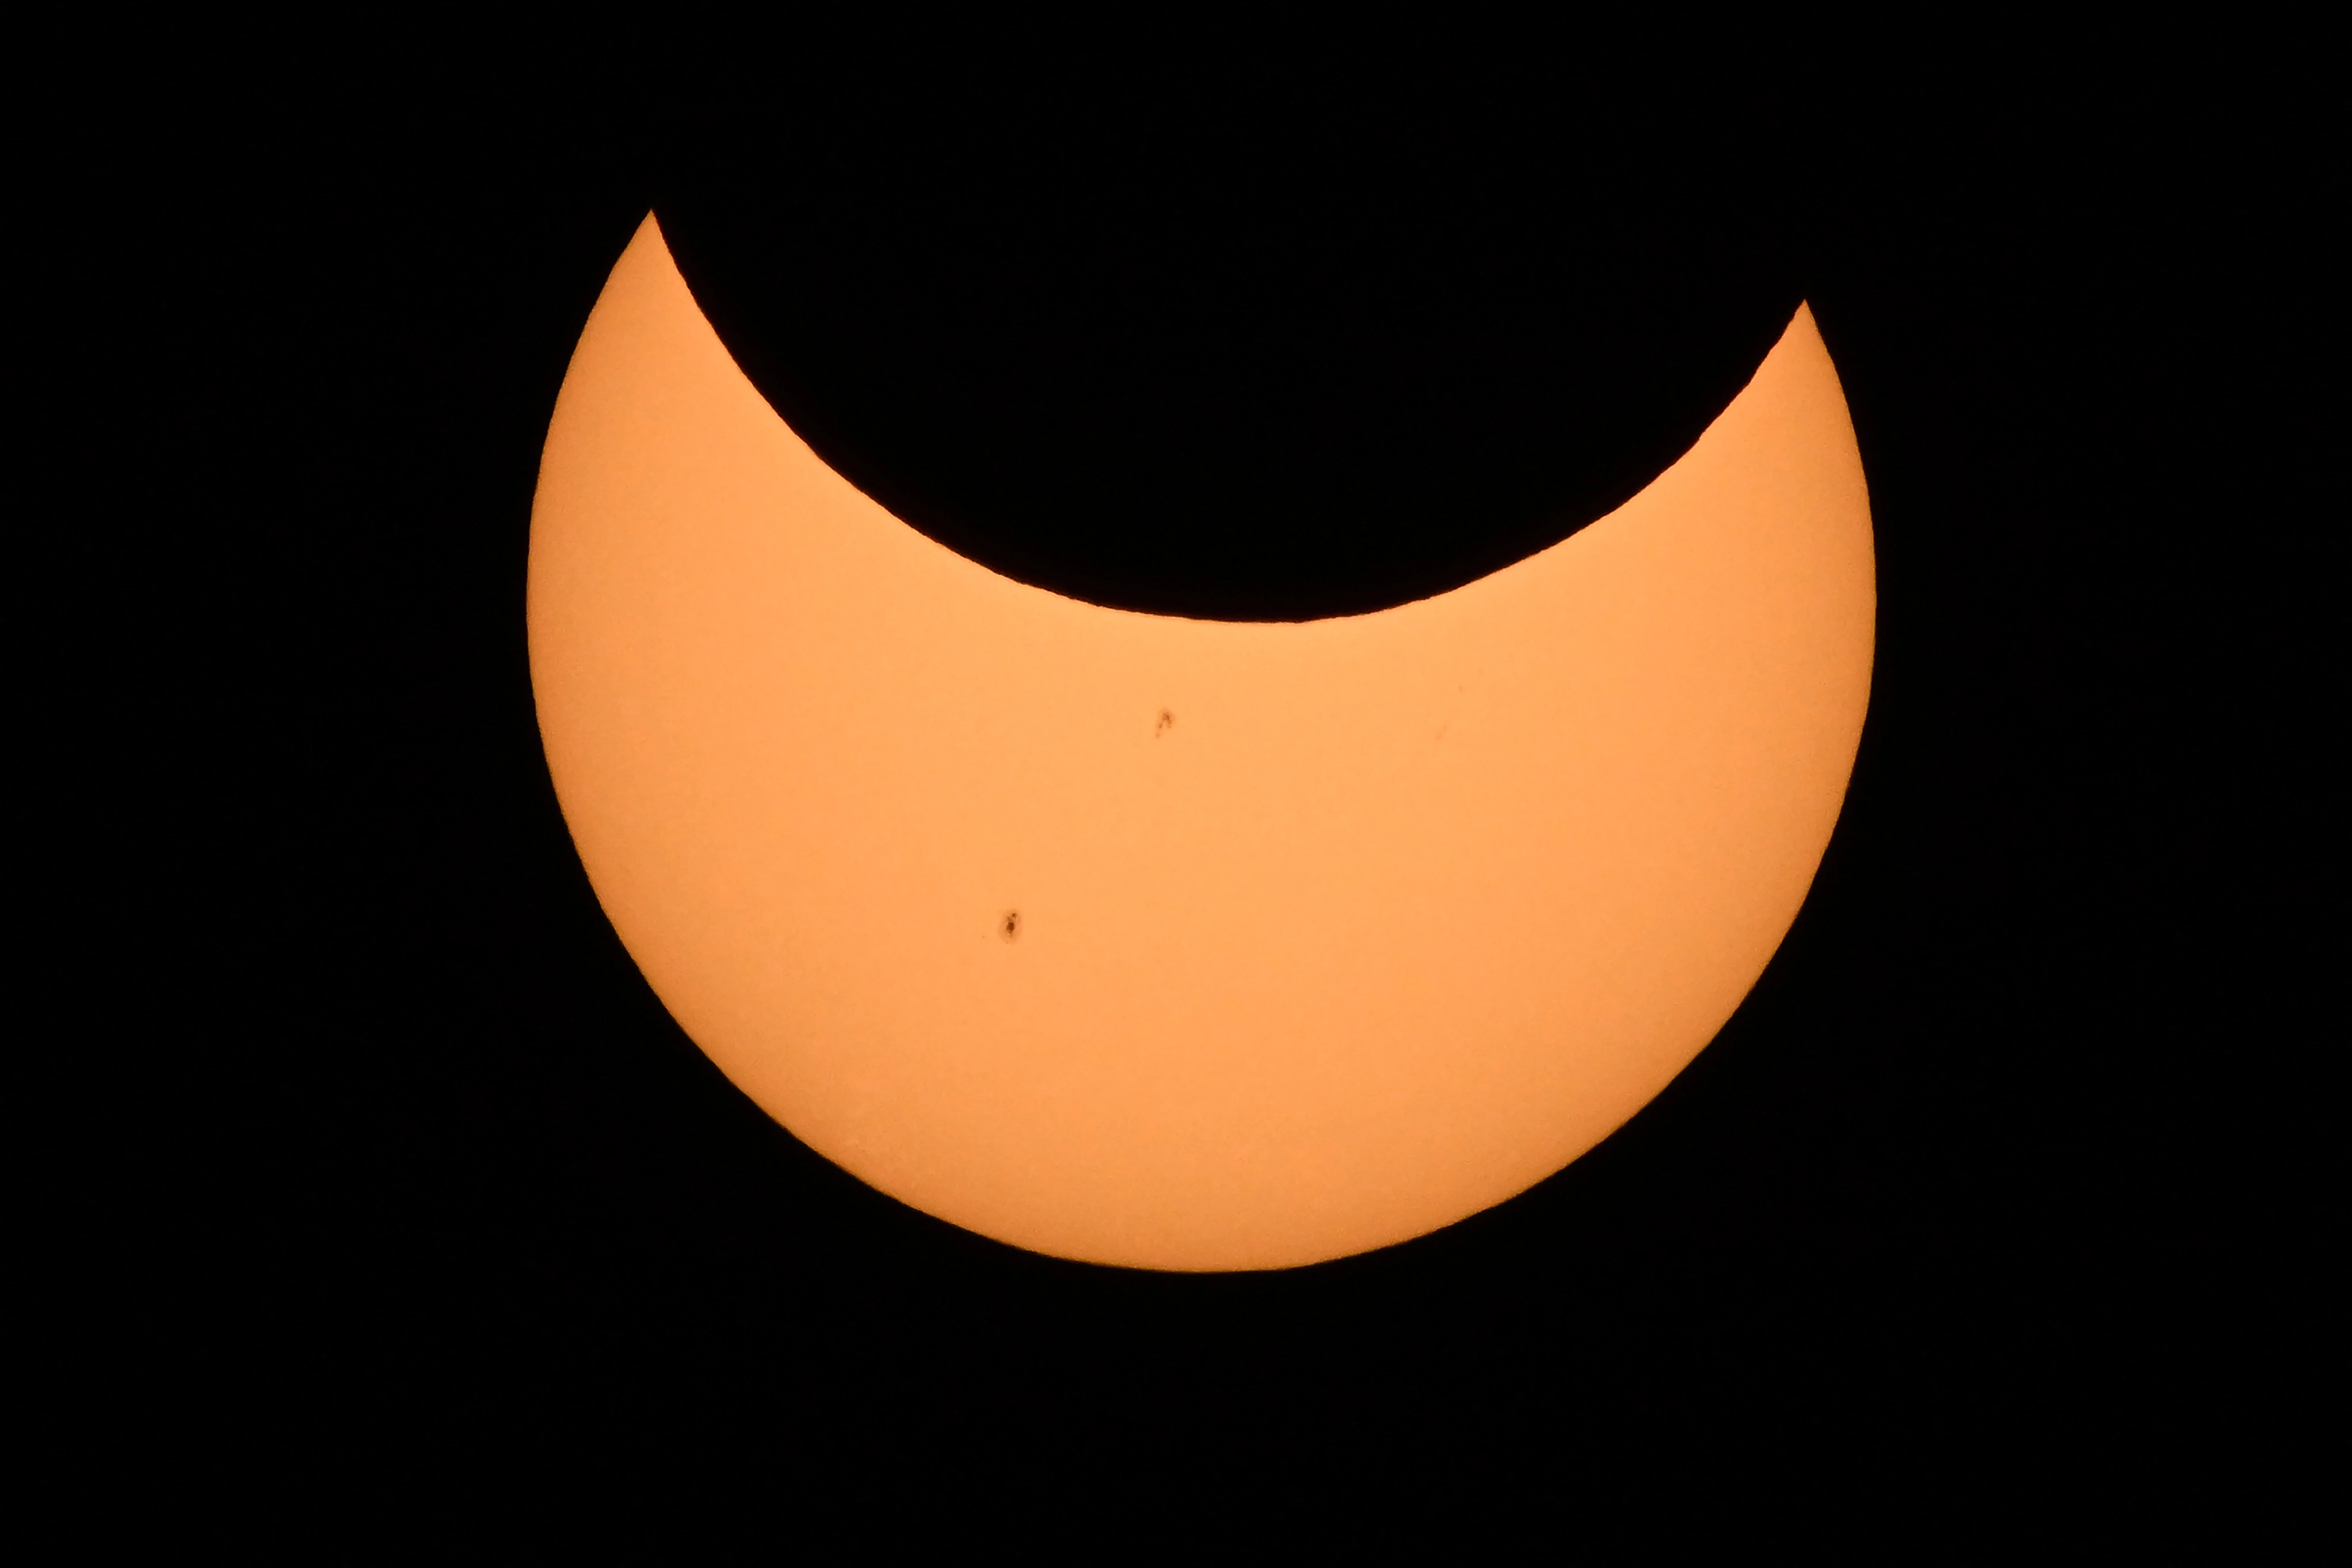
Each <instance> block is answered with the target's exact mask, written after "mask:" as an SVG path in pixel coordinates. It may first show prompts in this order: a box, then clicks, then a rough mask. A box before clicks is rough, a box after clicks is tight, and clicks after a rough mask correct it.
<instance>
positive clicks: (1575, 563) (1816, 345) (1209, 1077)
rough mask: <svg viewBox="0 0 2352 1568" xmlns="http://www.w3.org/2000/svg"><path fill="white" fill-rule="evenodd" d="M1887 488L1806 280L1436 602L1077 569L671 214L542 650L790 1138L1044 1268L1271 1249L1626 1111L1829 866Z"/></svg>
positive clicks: (625, 310) (659, 914)
mask: <svg viewBox="0 0 2352 1568" xmlns="http://www.w3.org/2000/svg"><path fill="white" fill-rule="evenodd" d="M1874 614H1875V595H1874V563H1873V556H1872V540H1871V528H1870V513H1869V505H1868V499H1867V495H1866V492H1865V489H1864V479H1863V471H1862V466H1861V461H1860V458H1859V455H1858V453H1857V451H1856V448H1855V444H1854V438H1853V427H1852V425H1851V422H1850V420H1849V418H1848V416H1847V412H1846V406H1845V402H1844V399H1843V395H1842V393H1841V391H1840V389H1839V385H1838V381H1837V375H1836V372H1835V370H1834V369H1833V367H1832V364H1831V362H1830V358H1829V354H1828V352H1827V350H1826V349H1825V347H1824V346H1823V344H1822V340H1821V337H1820V334H1819V333H1818V331H1816V330H1815V328H1814V325H1813V321H1812V318H1811V314H1810V312H1809V311H1807V310H1804V309H1802V308H1801V309H1800V310H1798V312H1797V314H1796V316H1795V318H1794V319H1793V320H1792V321H1790V324H1789V326H1788V329H1787V331H1785V333H1784V334H1783V335H1782V337H1781V338H1780V342H1779V343H1778V344H1777V345H1776V346H1775V347H1774V348H1773V349H1772V350H1771V352H1770V353H1769V355H1768V356H1767V357H1766V358H1765V360H1764V362H1763V363H1762V364H1761V365H1760V366H1759V368H1758V370H1757V371H1756V373H1755V375H1754V377H1753V379H1752V380H1751V381H1750V382H1749V384H1748V386H1747V387H1746V388H1745V390H1743V391H1742V392H1740V393H1739V395H1738V396H1737V397H1736V398H1735V399H1734V400H1733V401H1732V402H1731V404H1730V405H1729V406H1728V407H1727V408H1726V409H1725V410H1724V412H1723V413H1722V414H1721V416H1719V417H1717V419H1716V421H1715V422H1714V423H1713V425H1711V426H1709V427H1708V428H1707V429H1706V432H1705V434H1704V435H1703V436H1702V437H1700V439H1699V440H1698V442H1697V444H1696V446H1695V447H1692V448H1691V450H1690V451H1689V452H1688V453H1687V454H1685V456H1684V457H1683V458H1681V459H1680V460H1679V461H1677V462H1675V464H1674V465H1673V466H1672V467H1671V468H1668V469H1667V470H1666V471H1665V472H1664V473H1663V474H1661V475H1660V476H1659V477H1658V478H1657V479H1656V480H1655V481H1654V483H1652V484H1651V485H1650V486H1649V487H1648V488H1646V489H1643V491H1642V492H1641V493H1640V494H1638V495H1636V496H1635V497H1634V498H1633V500H1631V501H1629V502H1628V503H1626V504H1625V505H1624V506H1622V507H1621V508H1620V509H1618V510H1616V511H1614V512H1612V513H1611V514H1610V515H1608V516H1607V517H1604V518H1602V519H1601V520H1600V521H1596V522H1594V523H1592V524H1591V525H1590V526H1588V527H1586V528H1584V529H1583V530H1581V531H1579V532H1577V533H1575V534H1573V535H1571V536H1570V537H1569V538H1568V539H1566V540H1565V541H1563V542H1560V543H1559V544H1557V545H1555V546H1553V547H1552V548H1550V549H1548V550H1545V551H1542V552H1538V553H1537V554H1535V555H1532V556H1529V557H1528V558H1526V559H1524V560H1522V561H1519V562H1517V563H1514V564H1512V565H1510V566H1507V567H1505V568H1503V569H1502V570H1500V571H1497V572H1495V573H1493V574H1490V575H1487V576H1486V577H1483V578H1480V579H1478V580H1476V581H1475V582H1472V583H1470V584H1466V585H1465V586H1462V587H1460V588H1456V589H1454V590H1452V591H1450V592H1447V593H1444V594H1441V595H1437V596H1435V597H1433V598H1428V599H1423V600H1419V601H1417V602H1414V603H1411V604H1405V605H1397V606H1395V607H1393V608H1390V609H1384V610H1380V611H1377V612H1374V613H1371V614H1366V615H1359V616H1344V617H1339V618H1333V619H1328V620H1316V621H1304V622H1295V623H1252V622H1221V621H1200V620H1189V619H1182V618H1178V617H1173V616H1153V615H1144V614H1138V613H1133V612H1129V611H1125V610H1119V609H1113V608H1108V607H1105V606H1101V605H1089V604H1085V603H1080V602H1078V601H1076V600H1073V599H1069V598H1065V597H1062V596H1060V595H1055V594H1053V593H1051V592H1048V591H1046V590H1044V589H1040V588H1036V587H1032V586H1029V585H1026V584H1022V583H1018V582H1015V581H1013V580H1012V579H1010V578H1006V577H1003V576H1001V575H998V574H995V573H993V572H991V571H989V570H988V569H986V568H984V567H982V566H980V565H978V564H976V563H973V562H971V561H969V560H967V559H965V558H963V557H961V556H960V555H958V554H956V553H954V552H951V551H950V550H948V549H946V548H945V547H943V546H941V545H940V544H938V543H935V542H932V541H931V540H929V539H928V538H926V537H924V536H923V535H922V534H920V533H918V532H917V531H914V530H913V529H911V528H909V527H908V526H907V525H906V524H904V523H902V522H901V521H898V519H896V518H894V517H892V516H891V515H890V514H889V513H888V512H887V511H885V510H883V509H882V508H881V507H880V506H879V505H877V503H876V502H874V501H873V500H870V499H868V498H867V497H866V496H865V495H864V494H862V493H860V492H859V491H858V490H857V489H855V488H853V487H852V486H851V485H850V484H849V483H848V482H846V481H845V480H844V479H842V478H841V477H840V476H839V475H837V474H836V473H835V472H834V471H833V470H832V469H830V468H827V467H826V465H825V464H824V462H823V461H822V460H821V459H820V458H817V456H816V455H815V454H814V452H812V451H811V450H810V449H809V447H807V446H806V445H805V444H804V443H803V441H802V440H801V439H800V438H799V437H796V436H795V435H794V434H793V431H792V429H791V428H789V427H788V426H786V425H785V423H784V422H783V420H782V418H780V417H779V416H777V414H776V413H775V411H774V410H773V409H772V408H771V407H770V406H769V405H768V404H767V403H766V402H765V401H763V400H762V399H761V396H760V395H759V393H758V392H757V391H756V390H755V389H754V388H753V387H752V386H751V384H750V383H749V382H748V381H747V380H746V379H745V378H744V376H743V375H742V374H741V373H740V371H739V369H738V368H737V366H736V365H735V363H733V361H732V360H731V359H730V357H729V355H728V353H727V351H726V349H725V347H724V346H723V345H722V344H721V343H720V342H719V338H718V336H717V334H716V333H715V332H714V331H712V329H711V327H710V325H709V322H708V321H706V320H705V319H704V317H703V315H702V313H701V311H700V310H698V307H697V305H696V303H695V300H694V299H693V297H692V295H691V294H690V292H689V291H688V288H687V286H686V283H685V281H684V279H682V278H681V277H680V276H679V274H678V272H677V268H676V267H675V266H674V265H673V263H672V261H671V258H670V256H669V253H668V251H667V248H666V247H665V245H664V242H663V239H662V237H661V233H660V230H659V228H658V226H656V223H655V221H654V220H653V219H652V218H651V217H650V216H649V217H648V218H647V219H646V223H645V225H644V226H642V228H641V229H640V230H639V231H638V233H637V235H636V237H635V239H634V240H633V241H632V242H631V244H630V245H629V247H627V249H626V251H625V253H624V254H623V256H622V257H621V258H620V260H619V262H618V263H617V264H616V265H615V267H614V269H613V273H612V277H611V279H610V281H609V282H608V283H607V284H606V286H605V289H604V293H603V295H602V297H601V298H600V299H599V300H598V302H597V304H596V307H595V310H594V311H593V314H592V315H591V317H590V319H589V321H588V323H587V326H586V329H585V330H584V331H583V334H582V336H581V340H580V344H579V347H578V350H577V351H576V353H575V354H574V356H573V358H572V365H571V368H570V372H569V374H568V375H567V378H566V380H565V382H564V384H563V388H562V394H561V395H560V396H559V398H558V401H557V404H556V409H555V414H554V417H553V420H552V422H551V427H550V429H549V432H548V437H547V445H546V450H545V453H544V457H543V459H542V463H541V473H540V480H539V489H538V493H537V497H536V500H535V504H534V510H533V514H532V521H531V540H530V585H529V609H528V620H529V632H530V668H531V680H532V685H533V689H534V693H535V696H536V699H537V702H538V709H539V719H540V727H541V736H542V739H543V741H544V743H545V746H546V751H547V758H548V764H549V767H550V769H551V773H552V776H553V779H554V784H555V789H556V793H557V796H558V799H559V801H560V802H561V805H562V810H563V814H564V817H565V821H566V823H567V824H568V825H569V826H570V829H571V832H572V837H573V840H574V842H575V844H576V845H577V847H578V849H579V853H580V856H581V858H582V860H583V864H584V865H585V867H586V868H587V871H588V875H589V878H590V880H591V882H592V884H593V887H594V889H595V891H596V895H597V898H598V899H599V900H600V901H601V902H602V903H603V905H604V910H605V911H606V912H607V914H608V915H609V916H610V917H611V919H612V921H613V924H614V928H615V929H616V930H617V931H618V932H619V934H620V936H621V939H622V941H623V942H624V943H625V945H626V946H627V948H628V951H629V952H630V953H631V955H632V956H633V957H634V958H635V960H636V962H637V963H638V965H639V967H640V968H641V969H642V971H643V972H644V973H645V975H646V980H647V981H648V982H649V983H650V984H651V985H652V986H653V988H654V990H655V992H656V994H658V995H659V996H660V998H661V999H662V1001H663V1003H664V1004H665V1005H667V1007H668V1008H669V1010H670V1012H671V1014H672V1015H673V1016H675V1017H676V1018H677V1021H678V1023H679V1024H680V1025H681V1026H683V1027H684V1028H685V1030H686V1032H687V1033H688V1035H689V1036H690V1037H692V1038H693V1039H694V1040H695V1042H696V1043H697V1044H698V1046H699V1047H701V1048H702V1049H703V1050H704V1051H705V1052H707V1053H708V1054H709V1057H710V1058H711V1059H712V1060H713V1061H714V1062H715V1063H716V1064H717V1065H718V1066H719V1068H720V1069H721V1070H722V1071H723V1072H725V1074H726V1075H727V1076H728V1078H729V1079H731V1080H732V1081H733V1082H734V1083H735V1084H736V1085H738V1086H739V1087H740V1089H742V1090H743V1092H744V1093H746V1094H748V1095H749V1096H750V1097H751V1099H752V1100H754V1101H756V1102H757V1103H758V1104H760V1105H761V1107H762V1108H764V1109H765V1110H767V1111H768V1112H769V1113H770V1114H771V1115H772V1116H773V1117H774V1118H775V1119H776V1120H777V1121H780V1122H781V1123H782V1124H783V1125H784V1126H785V1127H786V1128H787V1129H789V1130H790V1131H792V1132H793V1134H794V1135H795V1136H797V1137H799V1138H800V1139H801V1140H802V1141H803V1142H805V1143H807V1144H808V1145H809V1146H810V1147H811V1148H813V1149H814V1150H816V1151H817V1152H819V1153H821V1154H823V1155H824V1156H825V1157H827V1158H828V1159H831V1160H833V1161H834V1162H835V1163H838V1164H840V1165H841V1166H842V1167H844V1168H845V1169H846V1170H848V1171H850V1172H851V1173H854V1174H856V1176H858V1177H860V1178H862V1179H863V1180H864V1181H866V1182H867V1183H869V1184H872V1185H873V1186H875V1187H877V1188H878V1189H880V1190H881V1191H883V1192H885V1193H887V1194H891V1195H892V1196H894V1197H896V1198H898V1199H900V1200H902V1201H904V1202H905V1203H908V1204H909V1205H913V1206H915V1207H917V1208H919V1209H921V1210H924V1211H926V1212H928V1213H929V1214H932V1215H937V1216H939V1217H940V1218H942V1219H945V1220H948V1221H950V1222H952V1223H953V1224H956V1225H959V1226H965V1227H967V1228H969V1229H971V1230H973V1231H977V1232H980V1233H982V1234H983V1235H986V1236H990V1237H996V1238H998V1239H1000V1240H1003V1241H1005V1242H1008V1243H1011V1244H1013V1245H1014V1246H1017V1247H1025V1248H1029V1249H1033V1250H1035V1251H1038V1252H1044V1253H1049V1254H1054V1255H1057V1256H1060V1257H1065V1258H1079V1259H1086V1260H1090V1261H1095V1262H1100V1263H1108V1264H1119V1265H1128V1266H1132V1267H1139V1268H1160V1269H1193V1270H1212V1269H1254V1268H1284V1267H1291V1266H1296V1265H1301V1264H1307V1263H1311V1262H1316V1261H1318V1260H1322V1259H1326V1258H1336V1257H1341V1256H1345V1255H1348V1254H1351V1253H1357V1252H1361V1251H1366V1250H1369V1249H1370V1248H1374V1247H1381V1246H1385V1245H1389V1244H1391V1243H1395V1242H1400V1241H1403V1240H1406V1239H1408V1238H1410V1237H1415V1236H1419V1235H1423V1234H1424V1233H1426V1232H1429V1231H1431V1230H1433V1229H1436V1228H1438V1227H1440V1226H1445V1225H1447V1224H1450V1223H1452V1222H1454V1221H1455V1220H1458V1219H1461V1218H1463V1217H1464V1216H1465V1215H1470V1214H1473V1213H1475V1212H1476V1211H1478V1210H1480V1209H1483V1208H1486V1207H1488V1206H1490V1205H1494V1204H1496V1203H1499V1202H1501V1201H1503V1200H1504V1199H1507V1198H1508V1197H1510V1196H1512V1195H1513V1194H1517V1193H1519V1192H1521V1191H1523V1190H1524V1189H1526V1188H1527V1187H1528V1186H1530V1185H1532V1184H1534V1183H1536V1182H1538V1181H1540V1180H1541V1179H1542V1178H1544V1177H1545V1176H1547V1175H1549V1174H1550V1173H1553V1172H1556V1171H1558V1170H1559V1169H1560V1168H1561V1167H1562V1166H1564V1165H1566V1164H1567V1163H1569V1162H1570V1161H1572V1160H1574V1159H1575V1158H1576V1157H1577V1156H1578V1155H1579V1154H1580V1153H1582V1152H1584V1151H1586V1150H1588V1149H1590V1148H1591V1146H1592V1145H1593V1144H1595V1143H1596V1142H1600V1141H1601V1139H1602V1138H1604V1137H1606V1136H1607V1135H1608V1134H1609V1133H1610V1132H1611V1131H1612V1130H1614V1129H1615V1128H1616V1127H1618V1126H1619V1125H1621V1124H1622V1122H1623V1121H1625V1120H1626V1119H1627V1118H1628V1117H1630V1116H1632V1115H1633V1113H1634V1112H1635V1111H1636V1110H1639V1109H1640V1108H1641V1107H1642V1106H1643V1104H1645V1103H1646V1102H1647V1101H1648V1100H1650V1099H1651V1098H1652V1097H1653V1096H1654V1095H1655V1094H1656V1093H1657V1092H1658V1090H1659V1089H1662V1088H1663V1087H1664V1085H1665V1084H1666V1083H1667V1082H1668V1081H1669V1080H1671V1079H1673V1078H1674V1076H1675V1074H1676V1073H1678V1072H1679V1071H1681V1070H1682V1068H1684V1067H1685V1066H1686V1065H1687V1064H1688V1063H1689V1062H1690V1061H1691V1059H1692V1058H1694V1057H1696V1055H1697V1054H1698V1052H1699V1051H1700V1050H1701V1049H1702V1048H1704V1047H1705V1046H1706V1043H1707V1041H1708V1040H1709V1039H1711V1038H1712V1037H1714V1035H1715V1033H1716V1031H1717V1029H1718V1028H1719V1027H1720V1026H1722V1024H1723V1023H1724V1021H1725V1020H1726V1019H1727V1017H1728V1016H1730V1015H1731V1013H1732V1011H1733V1009H1734V1008H1735V1007H1737V1006H1738V1003H1739V1001H1740V999H1741V998H1742V997H1743V996H1744V995H1745V994H1747V992H1748V989H1749V987H1750V986H1752V985H1753V984H1754V983H1755V981H1756V979H1757V977H1758V975H1759V974H1760V973H1762V971H1763V968H1764V966H1765V964H1766V963H1767V962H1768V961H1769V958H1770V957H1771V955H1772V952H1773V951H1774V949H1775V948H1776V947H1778V945H1779V944H1780V940H1781V938H1782V937H1783V935H1784V934H1785V933H1786V932H1787V931H1788V929H1789V926H1790V922H1791V921H1793V920H1794V919H1795V917H1796V913H1797V910H1798V908H1799V906H1800V905H1801V903H1802V901H1803V900H1804V897H1805V894H1806V890H1807V889H1808V887H1809V886H1810V885H1811V879H1812V877H1813V874H1814V871H1815V869H1816V868H1817V867H1818V866H1819V864H1820V860H1821V856H1822V851H1823V849H1824V848H1825V847H1826V846H1827V844H1828V840H1829V837H1830V834H1831V831H1832V826H1834V824H1835V822H1836V819H1837V816H1838V812H1839V808H1840V805H1841V804H1842V802H1843V797H1844V792H1845V787H1846V782H1847V778H1848V775H1849V773H1850V772H1851V769H1852V766H1853V755H1854V750H1855V746H1856V743H1857V742H1858V740H1859V738H1860V733H1861V728H1862V722H1863V717H1864V710H1865V708H1866V707H1867V705H1868V700H1869V689H1870V675H1871V659H1872V642H1873V634H1874Z"/></svg>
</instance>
